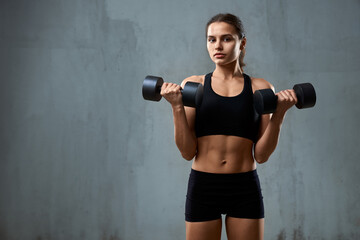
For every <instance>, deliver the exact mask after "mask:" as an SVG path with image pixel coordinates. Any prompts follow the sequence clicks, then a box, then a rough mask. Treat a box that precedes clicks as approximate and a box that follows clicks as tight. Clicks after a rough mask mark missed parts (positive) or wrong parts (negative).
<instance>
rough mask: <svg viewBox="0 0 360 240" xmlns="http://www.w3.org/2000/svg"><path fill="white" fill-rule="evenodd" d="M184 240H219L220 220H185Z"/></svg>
mask: <svg viewBox="0 0 360 240" xmlns="http://www.w3.org/2000/svg"><path fill="white" fill-rule="evenodd" d="M185 223H186V240H220V239H221V225H222V220H221V218H220V219H216V220H212V221H206V222H185Z"/></svg>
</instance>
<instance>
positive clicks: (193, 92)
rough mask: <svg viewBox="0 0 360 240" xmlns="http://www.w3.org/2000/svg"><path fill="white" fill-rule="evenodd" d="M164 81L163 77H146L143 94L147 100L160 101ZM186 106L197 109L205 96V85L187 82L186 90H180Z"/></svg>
mask: <svg viewBox="0 0 360 240" xmlns="http://www.w3.org/2000/svg"><path fill="white" fill-rule="evenodd" d="M163 83H164V80H163V79H162V78H161V77H155V76H146V78H145V80H144V83H143V88H142V93H143V97H144V99H145V100H151V101H160V99H161V98H162V96H161V95H160V92H161V87H162V85H163ZM180 92H181V94H182V101H183V104H184V106H188V107H196V106H198V105H200V104H201V101H202V96H203V85H202V84H200V83H196V82H187V83H186V84H185V86H184V88H181V89H180Z"/></svg>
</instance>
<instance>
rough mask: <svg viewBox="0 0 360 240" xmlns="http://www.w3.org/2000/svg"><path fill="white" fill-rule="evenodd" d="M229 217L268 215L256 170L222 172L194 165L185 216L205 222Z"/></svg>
mask: <svg viewBox="0 0 360 240" xmlns="http://www.w3.org/2000/svg"><path fill="white" fill-rule="evenodd" d="M221 214H226V215H227V216H229V217H235V218H247V219H260V218H264V204H263V196H262V194H261V188H260V181H259V177H258V175H257V172H256V170H253V171H250V172H245V173H232V174H221V173H220V174H219V173H207V172H200V171H196V170H194V169H191V173H190V177H189V184H188V191H187V195H186V206H185V220H186V221H188V222H203V221H210V220H215V219H219V218H221Z"/></svg>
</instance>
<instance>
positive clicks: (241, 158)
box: [192, 135, 256, 173]
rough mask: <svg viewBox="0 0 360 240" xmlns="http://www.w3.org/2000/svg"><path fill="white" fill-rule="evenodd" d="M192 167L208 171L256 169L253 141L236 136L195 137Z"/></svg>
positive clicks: (246, 170)
mask: <svg viewBox="0 0 360 240" xmlns="http://www.w3.org/2000/svg"><path fill="white" fill-rule="evenodd" d="M197 140H198V145H197V149H198V152H197V154H196V157H195V160H194V161H193V164H192V168H193V169H194V170H197V171H202V172H210V173H241V172H249V171H252V170H254V169H256V163H255V160H254V157H253V154H252V147H253V142H252V141H251V140H249V139H246V138H242V137H237V136H225V135H211V136H204V137H200V138H198V139H197Z"/></svg>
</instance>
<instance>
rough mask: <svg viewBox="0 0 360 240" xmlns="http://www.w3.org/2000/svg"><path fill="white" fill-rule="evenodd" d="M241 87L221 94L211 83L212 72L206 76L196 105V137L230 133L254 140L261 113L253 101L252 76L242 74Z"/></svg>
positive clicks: (255, 139)
mask: <svg viewBox="0 0 360 240" xmlns="http://www.w3.org/2000/svg"><path fill="white" fill-rule="evenodd" d="M243 76H244V88H243V90H242V92H241V93H240V94H239V95H237V96H234V97H224V96H220V95H218V94H217V93H215V92H214V90H213V89H212V87H211V77H212V73H208V74H207V75H206V76H205V82H204V95H203V100H202V103H201V105H200V106H197V107H196V119H195V133H196V137H202V136H208V135H232V136H238V137H243V138H247V139H250V140H252V141H253V142H256V141H257V136H258V131H259V123H260V115H259V114H257V113H256V111H255V109H254V104H253V91H252V87H251V79H250V77H249V76H248V75H246V74H244V73H243Z"/></svg>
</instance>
